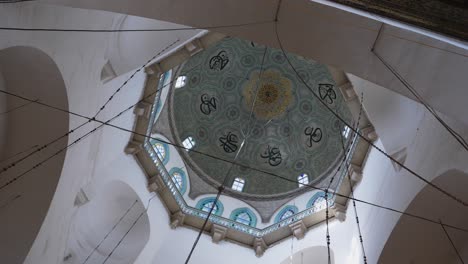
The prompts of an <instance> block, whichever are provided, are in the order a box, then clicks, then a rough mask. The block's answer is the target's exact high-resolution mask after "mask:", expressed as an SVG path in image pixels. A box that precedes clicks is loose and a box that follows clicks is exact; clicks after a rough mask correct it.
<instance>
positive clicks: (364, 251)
mask: <svg viewBox="0 0 468 264" xmlns="http://www.w3.org/2000/svg"><path fill="white" fill-rule="evenodd" d="M363 103H364V93H361V102H360V108H359V116H358V119H357V124H356V130H357V129H359V124H360V122H361V116H362V112H363V111H362V109H363ZM340 135H341V142H342V146H343V151H344V145H343V144H344V143H343V141H344V140H345V139H344V138H343V134H340ZM354 136H355V135H354V133H353V135H352V137H354ZM350 166H351V161H347V164H346V175H347V177H348V182H349V191H350V196H351V197H353V198H354V187H353V184H352V180H351V176H350V174H349V169H350ZM352 203H353V208H354V215H355V217H356V226H357V229H358V235H359V242H360V243H361V249H362V256H363V261H364V264H367V255H366V250H365V248H364V240H363V238H362V231H361V224H360V222H359V216H358V211H357V207H356V201H354V200H352Z"/></svg>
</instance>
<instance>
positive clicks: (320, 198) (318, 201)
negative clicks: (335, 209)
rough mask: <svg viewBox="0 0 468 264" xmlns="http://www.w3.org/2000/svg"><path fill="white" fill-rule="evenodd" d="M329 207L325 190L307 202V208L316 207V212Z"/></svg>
mask: <svg viewBox="0 0 468 264" xmlns="http://www.w3.org/2000/svg"><path fill="white" fill-rule="evenodd" d="M326 207H327V200H326V199H325V193H324V192H318V193H315V194H314V195H313V196H312V197H311V198H310V199H309V202H307V208H314V212H318V211H320V210H323V209H325V208H326Z"/></svg>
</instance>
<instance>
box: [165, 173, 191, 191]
mask: <svg viewBox="0 0 468 264" xmlns="http://www.w3.org/2000/svg"><path fill="white" fill-rule="evenodd" d="M169 175H171V179H172V182H173V183H174V184H175V186H176V187H177V189H178V190H179V192H180V194H182V195H184V193H185V190H186V189H187V177H186V174H185V172H184V171H183V170H182V169H181V168H172V169H171V170H170V171H169Z"/></svg>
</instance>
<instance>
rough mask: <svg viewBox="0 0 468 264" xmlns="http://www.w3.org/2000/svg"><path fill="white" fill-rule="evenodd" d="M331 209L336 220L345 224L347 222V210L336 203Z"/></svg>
mask: <svg viewBox="0 0 468 264" xmlns="http://www.w3.org/2000/svg"><path fill="white" fill-rule="evenodd" d="M331 209H332V210H333V212H334V214H335V217H336V219H338V220H339V221H340V222H344V221H345V220H346V208H345V206H343V205H341V204H337V203H335V204H334V205H333V206H332V207H331Z"/></svg>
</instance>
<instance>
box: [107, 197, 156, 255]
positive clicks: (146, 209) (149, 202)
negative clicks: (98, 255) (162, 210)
mask: <svg viewBox="0 0 468 264" xmlns="http://www.w3.org/2000/svg"><path fill="white" fill-rule="evenodd" d="M155 197H157V194H155V195H153V196H151V198H149V199H148V203H147V205H146V208H145V210H143V211H142V212H141V213H140V215H138V217H137V218H136V219H135V221H133V223H132V225H131V226H130V228H129V229H128V230H127V231H126V232H125V234H124V235H123V236H122V237H121V238H120V239H119V241H118V242H117V244H116V245H115V246H114V248H113V249H112V250H111V252H109V254H108V255H107V257H106V259H104V261H103V262H102V264H104V263H106V262H107V260H109V258H110V257H111V256H112V254H114V252H115V250H116V249H117V248H118V247H119V246H120V244H121V243H122V241H123V240H124V239H125V238H126V237H127V235H128V234H129V233H130V231H132V229H133V228H134V227H135V225H136V224H137V223H138V221H139V220H140V219H141V217H142V216H143V215H144V214H146V213H147V212H148V210H149V207H150V205H151V201H152V200H153V199H154V198H155Z"/></svg>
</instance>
